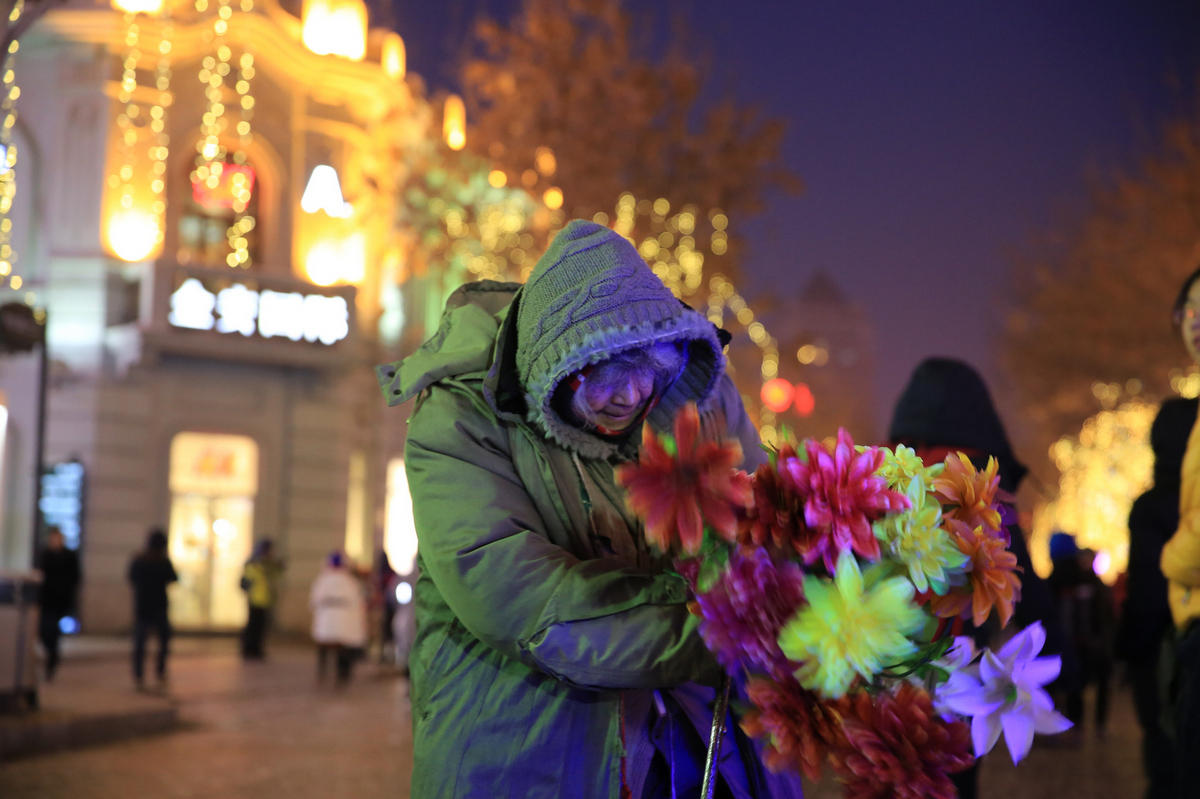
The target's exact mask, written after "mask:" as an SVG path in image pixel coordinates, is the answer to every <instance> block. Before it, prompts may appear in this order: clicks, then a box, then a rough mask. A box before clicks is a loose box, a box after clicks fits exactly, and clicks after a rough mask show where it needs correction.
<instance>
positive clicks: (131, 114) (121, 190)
mask: <svg viewBox="0 0 1200 799" xmlns="http://www.w3.org/2000/svg"><path fill="white" fill-rule="evenodd" d="M140 36H141V30H140V28H139V26H138V21H137V14H136V13H134V12H133V11H126V12H125V58H124V60H123V61H122V62H121V63H122V70H121V85H120V88H119V89H118V92H117V102H119V103H120V104H121V110H120V112H119V113H118V114H117V130H118V131H119V132H120V136H121V157H120V158H119V159H118V163H119V164H120V165H119V166H118V167H117V172H116V174H115V175H110V176H109V178H108V180H109V184H110V185H112V186H114V187H115V188H116V189H117V196H118V198H119V200H118V202H119V203H120V207H121V211H122V212H126V213H127V212H129V211H132V210H133V200H134V197H133V160H134V147H136V145H137V140H138V129H137V125H138V119H139V117H140V116H141V106H139V105H138V102H137V99H136V92H137V86H138V78H137V67H138V61H140V60H141V57H142V51H141V49H140V41H139V40H140Z"/></svg>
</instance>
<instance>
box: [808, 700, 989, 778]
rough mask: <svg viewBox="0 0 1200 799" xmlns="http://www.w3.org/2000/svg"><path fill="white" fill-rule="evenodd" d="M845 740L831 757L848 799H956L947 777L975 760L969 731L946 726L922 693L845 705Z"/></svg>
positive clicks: (957, 725)
mask: <svg viewBox="0 0 1200 799" xmlns="http://www.w3.org/2000/svg"><path fill="white" fill-rule="evenodd" d="M843 708H844V712H845V718H844V719H843V720H842V735H841V736H840V738H839V739H838V741H837V743H838V745H836V746H834V747H832V748H831V749H830V752H829V760H830V763H831V764H832V765H833V767H834V769H835V770H836V771H838V772H839V778H840V781H841V782H842V783H843V785H844V786H845V796H846V797H852V798H853V799H885V797H894V798H895V799H953V797H955V796H957V792H956V790H955V788H954V784H953V783H952V782H951V781H950V778H949V776H948V775H949V774H950V773H951V772H955V771H961V770H962V769H964V768H966V767H967V766H969V765H971V762H972V761H973V760H974V757H973V755H972V754H971V731H970V728H969V727H968V726H967V724H966V723H964V722H962V721H954V722H946V721H943V720H942V719H941V718H940V717H939V716H938V714H937V713H935V712H934V709H933V700H932V699H931V698H930V696H929V694H928V693H926V692H925V691H924V690H923V689H921V688H918V687H917V686H915V685H913V684H912V683H910V682H902V683H900V685H899V687H898V688H897V689H896V691H895V693H879V694H874V695H872V694H869V693H867V692H865V691H859V692H857V693H855V694H854V695H852V696H851V697H849V698H848V700H847V701H846V702H845V704H844V705H843Z"/></svg>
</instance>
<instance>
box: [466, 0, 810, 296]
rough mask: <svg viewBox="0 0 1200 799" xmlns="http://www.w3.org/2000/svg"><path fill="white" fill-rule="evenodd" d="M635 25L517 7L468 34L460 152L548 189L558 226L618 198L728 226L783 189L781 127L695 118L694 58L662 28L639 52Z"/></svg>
mask: <svg viewBox="0 0 1200 799" xmlns="http://www.w3.org/2000/svg"><path fill="white" fill-rule="evenodd" d="M648 24H649V23H648V22H647V21H646V20H645V19H643V18H642V17H640V16H639V17H634V16H633V15H631V14H630V13H629V12H628V11H627V10H626V9H625V8H623V7H622V5H621V4H620V3H613V2H610V0H568V2H566V3H563V2H560V1H559V0H526V2H525V3H524V5H523V6H522V9H521V11H520V13H519V14H518V15H517V16H516V18H515V19H513V20H512V22H511V23H509V24H508V25H502V24H499V23H497V22H494V21H487V20H485V21H482V22H480V23H479V25H478V26H477V28H476V31H475V33H476V43H477V46H476V53H475V55H474V57H472V58H470V59H468V60H467V61H466V62H465V63H464V64H463V66H462V71H461V77H462V85H463V87H464V94H465V96H466V101H467V118H468V120H469V122H470V126H471V129H472V136H470V137H468V140H469V141H471V142H474V143H475V144H474V145H471V144H468V146H476V147H478V148H479V150H480V152H482V153H484V154H486V155H487V156H488V158H489V159H490V160H492V161H493V162H494V163H495V164H496V166H497V168H498V169H501V170H503V171H504V173H505V174H506V175H507V177H508V179H509V180H510V181H513V182H517V183H520V184H522V185H525V186H526V187H528V188H530V189H532V190H534V191H535V193H537V192H540V191H544V190H546V189H549V188H552V187H553V188H557V189H559V190H561V197H562V202H563V205H562V208H563V211H564V213H565V215H566V216H567V217H568V218H570V217H584V218H591V217H593V216H594V215H595V214H597V213H598V212H604V213H612V211H613V208H614V206H615V205H616V203H617V200H618V198H619V197H620V196H621V195H622V194H624V193H626V192H628V193H630V194H632V195H633V196H635V197H637V198H639V199H645V200H648V201H650V202H653V201H655V200H656V199H658V198H662V199H663V200H665V201H666V202H667V204H668V205H669V207H671V208H676V209H678V208H682V207H683V206H684V205H686V204H689V203H690V204H693V205H695V206H696V207H698V208H700V209H704V210H705V211H708V210H710V209H721V210H722V211H723V212H724V213H725V214H729V215H730V216H731V217H732V218H735V219H736V218H738V217H740V216H742V215H745V214H747V213H750V212H753V211H755V210H757V209H759V208H761V207H762V204H763V198H764V196H765V194H766V192H767V191H769V190H771V189H776V188H783V189H787V190H795V189H797V188H798V186H799V181H798V179H797V178H796V176H795V175H794V174H792V173H791V172H790V171H789V170H788V169H787V168H786V167H785V166H784V165H783V163H782V161H781V158H780V154H779V146H780V141H781V139H782V135H783V124H782V122H781V121H779V120H776V119H769V118H764V117H763V116H761V115H760V114H759V113H758V112H757V111H756V110H754V109H752V108H750V107H748V106H745V105H742V104H739V103H737V102H736V101H734V100H732V99H726V100H723V101H721V102H718V103H716V104H715V105H711V106H708V107H704V106H702V104H701V102H700V92H701V89H702V88H703V87H704V85H705V81H706V74H705V70H704V69H703V68H702V67H701V65H700V61H699V59H698V58H697V56H696V51H697V48H695V47H692V46H690V45H689V43H688V42H687V41H685V40H683V39H682V38H681V36H680V34H679V33H678V30H679V29H678V26H672V29H671V32H670V36H671V41H670V43H669V44H668V45H667V46H666V48H665V50H664V51H662V52H654V53H652V52H648V51H647V48H646V47H644V46H642V44H643V39H645V37H643V36H641V35H640V33H641V32H642V31H644V30H645V29H646V28H647V25H648ZM722 271H725V272H729V271H730V270H729V269H728V268H727V267H726V268H724V269H723V270H722Z"/></svg>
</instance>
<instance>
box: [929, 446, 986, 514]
mask: <svg viewBox="0 0 1200 799" xmlns="http://www.w3.org/2000/svg"><path fill="white" fill-rule="evenodd" d="M999 468H1000V467H999V465H998V464H997V463H996V459H995V458H992V457H989V458H988V462H987V466H986V467H984V469H983V471H976V470H975V465H974V464H972V463H971V459H970V458H968V457H967V456H966V455H964V454H963V453H961V452H955V453H952V454H950V455H947V456H946V468H945V469H944V470H943V471H942V473H941V475H939V476H938V477H936V478H934V481H933V490H934V492H935V495H936V496H937V498H938V501H940V502H941V503H942V504H943V505H946V506H947V508H946V511H945V515H946V516H947V517H948V518H951V519H958V520H959V521H962V522H964V523H965V524H966V525H967V526H968V527H970V528H971V529H974V528H976V527H983V528H985V529H987V530H999V529H1000V508H999V507H998V506H997V505H996V488H997V487H998V486H999V485H1000V475H999V474H998V472H999Z"/></svg>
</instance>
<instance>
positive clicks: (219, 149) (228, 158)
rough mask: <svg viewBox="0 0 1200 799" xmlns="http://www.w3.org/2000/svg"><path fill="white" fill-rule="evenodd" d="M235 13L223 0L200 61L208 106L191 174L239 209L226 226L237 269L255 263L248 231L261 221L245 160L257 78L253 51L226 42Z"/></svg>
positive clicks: (243, 3) (246, 0)
mask: <svg viewBox="0 0 1200 799" xmlns="http://www.w3.org/2000/svg"><path fill="white" fill-rule="evenodd" d="M239 7H240V8H241V10H242V12H243V13H250V12H251V11H253V10H254V2H253V0H240V6H239ZM208 8H209V0H195V9H196V11H197V13H200V14H204V13H206V12H207V11H208ZM232 18H233V5H232V3H231V0H218V2H217V13H216V17H215V18H214V19H213V23H212V32H211V34H210V35H211V38H212V53H211V54H210V55H206V56H205V57H204V58H203V59H202V60H201V62H200V71H199V73H198V78H199V80H200V83H201V84H202V85H203V86H204V99H205V109H204V114H203V116H202V117H201V123H200V138H199V140H198V141H197V142H196V167H195V169H193V170H192V173H191V176H190V177H191V182H192V185H193V187H194V188H199V189H200V190H202V191H204V192H207V193H216V192H217V190H218V188H221V189H223V191H222V196H223V197H226V198H227V201H228V205H229V207H230V208H232V210H233V212H234V218H233V221H232V222H231V223H230V224H229V226H228V227H227V228H226V230H225V240H226V242H227V244H228V245H229V252H227V253H226V255H225V264H226V265H227V266H229V267H230V268H233V269H246V268H248V267H250V265H251V263H250V248H249V238H248V236H249V233H250V231H252V230H253V229H254V227H255V225H256V224H257V220H256V219H255V218H254V217H253V215H251V214H249V213H247V210H248V209H249V207H250V199H251V197H252V196H253V191H254V172H253V170H252V169H251V168H250V166H249V165H248V164H247V163H246V161H247V154H246V148H247V146H248V145H249V143H250V140H251V138H252V135H253V133H252V129H251V119H252V118H253V115H254V106H255V99H254V95H253V94H252V93H251V88H252V81H253V79H254V73H255V69H254V55H253V54H252V53H250V52H249V51H244V52H242V53H241V55H240V56H239V57H238V59H237V62H236V69H237V72H236V74H234V69H235V63H234V55H233V49H232V48H231V47H230V46H229V44H228V41H227V38H226V37H227V34H228V33H229V23H230V20H231V19H232ZM228 83H232V84H233V89H234V94H235V95H236V97H237V100H238V109H239V118H238V121H237V123H236V125H234V131H235V132H236V134H237V144H236V146H235V147H234V149H233V152H232V153H230V152H229V150H228V148H227V147H226V145H225V136H226V134H227V131H228V128H229V118H228V116H227V111H228V109H227V107H226V103H225V100H226V95H227V84H228Z"/></svg>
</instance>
